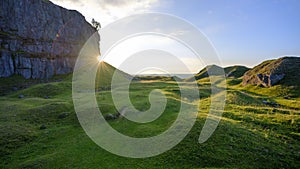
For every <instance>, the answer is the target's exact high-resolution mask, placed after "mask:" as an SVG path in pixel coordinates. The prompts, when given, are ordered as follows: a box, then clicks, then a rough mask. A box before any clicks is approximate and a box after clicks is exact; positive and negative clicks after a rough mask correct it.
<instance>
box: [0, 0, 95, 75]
mask: <svg viewBox="0 0 300 169" xmlns="http://www.w3.org/2000/svg"><path fill="white" fill-rule="evenodd" d="M95 32H96V29H95V28H93V27H92V26H91V25H90V24H89V23H88V22H86V20H85V18H84V17H83V16H82V15H81V14H80V13H78V12H77V11H74V10H67V9H64V8H62V7H60V6H57V5H55V4H53V3H52V2H50V1H48V0H4V1H0V77H9V76H11V75H13V74H19V75H22V76H23V77H24V78H34V79H37V78H50V77H52V76H53V75H56V74H67V73H71V72H72V71H73V68H74V64H75V61H76V58H77V56H78V54H79V52H80V50H81V48H82V46H83V45H84V44H85V42H86V41H87V40H88V38H89V37H91V36H92V35H93V34H94V33H95ZM97 38H98V39H99V40H100V37H99V35H97ZM99 40H98V41H97V42H95V44H94V45H95V47H96V48H99ZM99 54H100V52H98V53H95V56H97V55H99Z"/></svg>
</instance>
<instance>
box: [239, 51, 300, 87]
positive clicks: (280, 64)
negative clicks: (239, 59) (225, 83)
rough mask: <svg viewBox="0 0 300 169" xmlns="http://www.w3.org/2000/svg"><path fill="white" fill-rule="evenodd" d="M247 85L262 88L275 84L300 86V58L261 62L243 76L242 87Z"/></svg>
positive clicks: (283, 58)
mask: <svg viewBox="0 0 300 169" xmlns="http://www.w3.org/2000/svg"><path fill="white" fill-rule="evenodd" d="M247 84H252V85H262V86H264V87H271V86H274V85H276V84H282V85H287V86H300V57H282V58H279V59H274V60H268V61H264V62H262V63H261V64H259V65H257V66H255V67H254V68H253V69H251V70H249V71H247V72H246V73H245V74H244V76H243V85H244V86H245V85H247Z"/></svg>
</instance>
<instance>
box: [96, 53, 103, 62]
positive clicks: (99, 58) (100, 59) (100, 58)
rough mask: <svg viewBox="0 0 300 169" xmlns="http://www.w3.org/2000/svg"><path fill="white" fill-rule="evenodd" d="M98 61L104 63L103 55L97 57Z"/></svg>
mask: <svg viewBox="0 0 300 169" xmlns="http://www.w3.org/2000/svg"><path fill="white" fill-rule="evenodd" d="M97 60H98V62H99V63H101V62H103V60H102V57H101V55H99V56H97Z"/></svg>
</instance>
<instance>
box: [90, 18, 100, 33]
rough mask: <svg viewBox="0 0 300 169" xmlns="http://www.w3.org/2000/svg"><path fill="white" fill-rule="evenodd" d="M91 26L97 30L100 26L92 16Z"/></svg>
mask: <svg viewBox="0 0 300 169" xmlns="http://www.w3.org/2000/svg"><path fill="white" fill-rule="evenodd" d="M92 26H93V27H94V28H95V29H96V30H97V31H98V30H99V29H100V28H101V24H100V22H98V21H96V20H95V19H94V18H93V19H92Z"/></svg>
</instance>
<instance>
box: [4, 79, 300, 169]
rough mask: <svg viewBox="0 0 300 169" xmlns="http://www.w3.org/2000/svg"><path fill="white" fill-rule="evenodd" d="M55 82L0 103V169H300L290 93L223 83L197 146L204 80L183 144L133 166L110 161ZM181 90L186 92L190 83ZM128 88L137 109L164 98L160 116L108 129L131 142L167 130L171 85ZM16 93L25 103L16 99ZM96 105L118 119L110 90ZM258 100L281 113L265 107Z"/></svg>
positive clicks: (172, 112)
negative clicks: (157, 94) (206, 134)
mask: <svg viewBox="0 0 300 169" xmlns="http://www.w3.org/2000/svg"><path fill="white" fill-rule="evenodd" d="M58 79H60V80H54V81H50V82H48V83H41V84H35V83H31V82H28V83H29V84H31V86H30V87H28V86H27V87H28V88H25V89H21V90H17V91H13V90H12V91H9V92H6V93H4V94H3V96H0V138H1V139H0V168H51V169H52V168H88V169H90V168H300V145H299V141H300V97H299V94H298V93H297V90H294V89H293V88H290V89H289V88H285V87H281V86H274V87H272V88H270V89H266V88H261V87H256V86H246V87H242V86H241V85H240V79H234V78H229V79H227V84H228V90H227V98H226V107H225V110H224V113H223V117H222V120H221V122H220V124H219V126H218V128H217V130H216V131H215V132H214V134H213V135H212V137H211V138H209V140H208V141H206V142H205V143H203V144H199V143H198V138H199V134H200V132H201V129H202V126H203V124H204V121H205V119H206V115H207V113H208V110H209V106H210V99H211V98H210V84H209V80H208V79H206V80H205V79H202V80H199V82H198V83H199V92H200V94H201V100H199V101H200V103H201V106H200V107H199V112H198V118H197V121H196V123H195V125H194V127H193V128H192V130H191V131H190V132H189V134H188V135H187V136H186V137H185V138H184V140H183V141H182V142H180V143H179V144H178V145H177V146H175V147H174V148H173V149H171V150H169V151H167V152H165V153H163V154H161V155H159V156H155V157H150V158H145V159H133V158H125V157H120V156H117V155H114V154H111V153H109V152H107V151H106V150H104V149H102V148H100V147H99V146H97V145H96V144H95V143H94V142H93V141H91V139H90V138H89V137H88V136H87V135H86V134H85V132H84V131H83V129H82V128H81V126H80V124H79V122H78V119H77V117H76V113H75V112H74V108H73V103H72V94H71V93H72V92H71V90H72V89H71V87H72V84H71V80H70V79H71V78H70V76H68V77H59V78H58ZM7 81H13V80H9V79H0V83H1V85H2V84H3V86H5V85H4V84H10V83H11V84H15V81H14V83H12V82H7ZM22 83H23V82H22ZM182 83H183V85H184V86H185V87H186V88H188V87H189V85H188V83H189V82H182ZM5 87H6V88H9V87H10V86H9V85H6V86H5ZM131 87H132V88H131V93H130V98H131V101H132V103H133V105H134V106H135V107H136V108H137V109H139V110H147V109H148V108H149V106H150V104H149V102H148V94H149V92H150V91H151V90H153V89H157V88H158V89H161V90H162V91H163V92H164V94H165V95H166V96H167V100H168V103H167V106H166V110H165V111H164V113H163V115H162V116H160V117H159V118H158V119H157V120H155V121H153V122H151V123H146V124H136V123H133V122H130V121H129V120H127V119H125V118H118V119H115V120H109V121H108V122H109V124H110V125H111V126H112V127H113V128H115V129H116V130H118V131H119V132H121V133H123V134H126V135H128V136H132V137H149V136H153V135H156V134H158V133H161V132H163V131H164V130H166V129H167V128H168V127H169V126H170V125H171V124H172V122H173V121H174V120H175V119H176V117H177V113H178V110H179V103H180V93H179V90H178V86H177V84H176V83H175V82H174V81H172V80H166V79H162V80H159V79H157V80H151V81H147V80H143V81H142V82H140V81H135V82H133V83H132V84H131ZM21 94H22V95H24V98H18V97H19V95H21ZM287 95H288V96H289V98H288V99H286V98H284V96H287ZM96 98H97V101H98V105H99V107H100V110H101V112H103V114H108V113H110V114H115V113H116V110H115V108H114V105H113V102H112V98H111V93H110V90H100V91H98V92H97V93H96ZM263 100H267V101H272V102H276V103H278V104H279V106H278V107H272V106H269V105H265V104H263V103H262V101H263Z"/></svg>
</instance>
